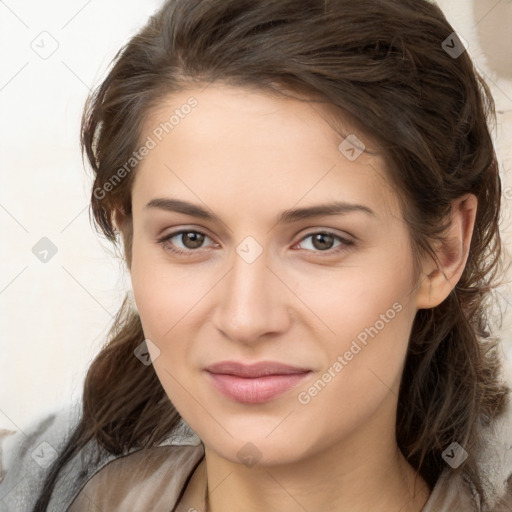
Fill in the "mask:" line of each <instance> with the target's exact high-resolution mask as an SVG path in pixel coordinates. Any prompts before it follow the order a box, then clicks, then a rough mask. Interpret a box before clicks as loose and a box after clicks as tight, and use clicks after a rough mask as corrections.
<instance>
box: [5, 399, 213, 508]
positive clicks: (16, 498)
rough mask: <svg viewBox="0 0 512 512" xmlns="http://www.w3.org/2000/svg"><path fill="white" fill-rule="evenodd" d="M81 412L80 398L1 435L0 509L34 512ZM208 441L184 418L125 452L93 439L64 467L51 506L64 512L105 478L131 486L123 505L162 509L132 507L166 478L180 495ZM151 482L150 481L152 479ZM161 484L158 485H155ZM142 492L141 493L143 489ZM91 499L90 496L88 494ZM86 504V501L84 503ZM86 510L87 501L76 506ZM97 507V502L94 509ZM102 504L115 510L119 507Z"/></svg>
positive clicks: (172, 492) (98, 487) (172, 493)
mask: <svg viewBox="0 0 512 512" xmlns="http://www.w3.org/2000/svg"><path fill="white" fill-rule="evenodd" d="M80 416H81V404H80V403H75V404H73V405H71V406H67V407H65V408H62V409H60V410H57V411H55V412H53V413H50V414H46V415H43V416H41V417H39V418H37V419H36V420H33V421H32V422H31V423H30V424H29V425H28V427H25V428H23V429H20V430H18V431H15V432H14V433H12V431H9V432H7V433H5V432H4V434H5V435H4V436H3V437H2V438H0V443H1V444H0V446H1V448H2V458H1V460H0V462H2V464H1V466H0V473H1V474H2V475H3V479H1V480H0V510H2V512H30V511H32V509H33V507H34V505H35V503H36V501H37V498H38V496H39V494H40V492H41V490H42V488H43V485H44V482H45V479H46V477H47V475H48V471H49V468H50V466H51V464H52V463H53V462H54V461H55V459H56V458H57V457H58V456H59V454H60V453H61V452H62V450H63V448H64V447H65V444H66V443H67V441H68V440H69V438H70V436H71V435H72V433H73V431H74V429H75V427H76V426H77V424H78V422H79V420H80ZM202 455H203V445H202V443H201V441H200V440H199V438H198V437H197V436H196V435H195V433H194V432H193V431H192V430H191V429H190V427H188V425H187V424H186V423H185V422H184V421H183V420H182V421H181V422H180V423H179V424H178V426H177V427H176V428H175V429H174V431H173V432H172V433H171V434H170V435H169V437H168V438H167V439H166V440H165V441H164V442H162V443H161V444H160V445H159V446H157V447H154V448H150V449H133V450H130V451H129V452H128V453H126V454H125V455H113V454H111V453H109V452H106V451H105V450H102V449H99V447H98V446H97V444H96V443H95V441H90V442H89V443H88V444H87V445H86V446H85V447H84V448H82V450H81V451H80V452H79V453H78V454H77V455H75V456H74V457H73V458H72V459H71V460H70V461H69V462H68V463H67V464H66V466H65V468H64V470H63V471H61V473H59V476H58V477H57V480H56V483H55V489H54V491H53V493H52V497H51V500H50V503H49V505H48V511H52V512H53V511H55V512H56V511H58V512H62V511H64V510H68V507H69V506H70V505H71V504H72V503H73V504H74V503H75V502H76V503H78V504H80V499H79V496H80V494H82V498H81V499H83V496H85V494H84V493H83V492H82V491H85V490H86V492H87V495H88V494H89V492H90V493H91V496H92V495H93V494H92V493H93V492H96V493H98V499H100V498H101V496H102V493H105V491H106V488H105V483H108V484H109V485H112V484H113V483H114V482H115V486H114V489H112V488H110V489H109V494H110V495H111V497H114V496H115V492H114V491H115V489H118V490H119V491H120V490H121V489H122V488H126V489H127V491H128V492H127V494H128V495H129V496H130V497H131V501H129V502H126V503H129V504H130V506H128V507H127V508H121V509H119V510H159V509H158V508H149V509H148V508H140V509H138V508H133V507H132V504H133V503H135V502H136V501H135V500H136V499H138V498H137V493H141V491H142V490H144V489H160V488H161V486H162V485H163V483H164V482H167V483H168V484H169V485H168V488H167V491H166V492H167V496H171V497H172V496H177V493H178V492H179V491H180V490H181V489H180V488H181V487H182V486H183V484H184V482H185V480H186V478H187V477H188V473H189V472H190V471H191V470H193V468H194V465H195V464H196V462H197V461H199V460H200V459H201V458H202ZM148 484H149V485H148ZM155 486H156V487H155ZM141 496H142V494H141ZM89 503H92V502H90V500H89ZM82 505H83V503H82ZM70 510H79V511H80V512H85V511H86V510H89V509H88V508H86V507H85V505H84V506H83V507H82V508H76V507H75V508H74V509H70ZM91 510H94V511H95V512H97V510H98V509H97V508H94V509H91ZM103 510H111V511H114V510H115V509H114V508H109V507H107V508H104V509H103Z"/></svg>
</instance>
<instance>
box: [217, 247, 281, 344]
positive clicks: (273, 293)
mask: <svg viewBox="0 0 512 512" xmlns="http://www.w3.org/2000/svg"><path fill="white" fill-rule="evenodd" d="M267 256H268V254H267V252H266V251H263V253H262V254H261V255H260V256H259V257H258V258H257V259H256V260H255V261H252V262H247V261H245V260H244V259H243V258H242V257H240V256H239V254H236V253H235V254H234V258H233V265H232V268H231V271H230V272H229V273H228V274H227V275H226V277H225V278H224V279H223V280H222V284H221V286H220V289H219V295H218V297H217V299H218V304H217V307H216V311H215V315H214V323H215V325H216V327H217V329H219V331H221V332H222V333H223V335H224V336H226V337H227V338H229V339H231V340H233V341H236V342H239V343H244V344H253V343H255V342H258V341H261V338H262V337H264V336H265V335H267V337H268V336H271V335H274V336H276V335H277V334H279V333H282V332H285V331H286V330H287V329H288V328H289V325H290V316H289V311H290V308H289V304H288V301H290V291H289V290H287V288H286V286H285V285H284V284H283V282H282V280H283V281H286V280H285V279H284V276H281V279H282V280H281V279H279V278H278V277H277V276H276V274H277V272H275V270H272V269H271V267H270V266H269V264H270V261H269V259H270V258H269V257H267Z"/></svg>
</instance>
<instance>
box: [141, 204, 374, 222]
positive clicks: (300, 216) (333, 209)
mask: <svg viewBox="0 0 512 512" xmlns="http://www.w3.org/2000/svg"><path fill="white" fill-rule="evenodd" d="M144 208H145V209H150V208H158V209H161V210H166V211H171V212H177V213H183V214H185V215H190V216H192V217H198V218H200V219H205V220H211V221H217V222H221V219H220V218H219V217H217V215H215V214H214V213H211V212H210V211H208V210H206V209H204V208H202V207H200V206H198V205H195V204H193V203H189V202H188V201H182V200H180V199H171V198H167V197H157V198H155V199H152V200H151V201H149V203H147V204H146V206H145V207H144ZM352 212H362V213H365V214H368V215H372V216H375V212H374V211H373V210H372V209H371V208H368V206H364V205H362V204H354V203H347V202H344V201H333V202H331V203H326V204H319V205H314V206H307V207H304V208H292V209H290V210H284V211H283V212H281V213H280V214H279V215H278V217H277V223H278V224H289V223H290V224H291V223H292V222H297V221H299V220H304V219H309V218H312V217H321V216H327V215H345V214H348V213H352Z"/></svg>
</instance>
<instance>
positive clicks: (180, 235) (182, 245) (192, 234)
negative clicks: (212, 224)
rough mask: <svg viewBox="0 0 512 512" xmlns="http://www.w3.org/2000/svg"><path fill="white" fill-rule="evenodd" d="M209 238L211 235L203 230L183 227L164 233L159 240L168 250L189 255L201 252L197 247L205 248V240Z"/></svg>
mask: <svg viewBox="0 0 512 512" xmlns="http://www.w3.org/2000/svg"><path fill="white" fill-rule="evenodd" d="M207 238H208V239H209V238H210V237H209V236H208V235H206V234H205V233H202V232H201V231H196V230H192V229H190V230H186V229H183V230H181V231H174V232H173V233H169V234H168V235H164V236H163V237H162V238H160V239H158V240H157V242H158V243H159V244H161V245H163V247H164V249H166V250H169V251H171V252H174V253H176V254H180V255H185V256H189V255H193V253H195V252H199V251H198V250H197V249H201V248H203V244H204V241H205V239H207ZM173 239H175V240H173Z"/></svg>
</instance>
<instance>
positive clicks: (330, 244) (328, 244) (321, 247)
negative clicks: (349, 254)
mask: <svg viewBox="0 0 512 512" xmlns="http://www.w3.org/2000/svg"><path fill="white" fill-rule="evenodd" d="M308 239H310V240H311V242H310V243H309V245H310V247H309V248H308V247H306V249H307V250H308V251H310V252H319V253H320V252H325V253H329V254H333V253H336V252H339V251H343V250H344V249H346V248H347V247H348V246H352V245H354V242H353V241H351V240H347V239H346V238H343V237H341V236H339V235H336V234H335V233H331V232H329V231H317V232H315V233H310V234H309V235H306V236H305V237H304V238H302V240H301V242H299V245H300V244H304V241H305V240H308ZM336 242H337V244H336ZM306 245H307V244H306Z"/></svg>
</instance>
